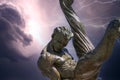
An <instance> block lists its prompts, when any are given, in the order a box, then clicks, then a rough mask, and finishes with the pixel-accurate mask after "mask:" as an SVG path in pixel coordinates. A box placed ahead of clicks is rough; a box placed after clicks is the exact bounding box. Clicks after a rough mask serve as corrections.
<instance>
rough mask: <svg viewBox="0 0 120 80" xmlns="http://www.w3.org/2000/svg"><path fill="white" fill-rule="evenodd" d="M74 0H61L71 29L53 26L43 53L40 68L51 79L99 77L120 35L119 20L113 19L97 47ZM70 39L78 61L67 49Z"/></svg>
mask: <svg viewBox="0 0 120 80" xmlns="http://www.w3.org/2000/svg"><path fill="white" fill-rule="evenodd" d="M72 3H73V0H60V6H61V8H62V10H63V12H64V14H65V17H66V19H67V21H68V23H69V24H70V27H71V30H72V32H71V31H70V30H68V29H67V28H66V27H64V26H62V27H57V28H55V29H54V32H53V34H52V40H51V41H50V42H49V43H48V45H47V46H46V47H45V48H44V49H43V50H42V52H41V56H40V58H39V60H38V67H39V68H40V70H41V72H42V74H43V75H45V76H46V77H48V78H50V80H96V79H97V76H98V74H99V71H100V68H101V65H102V64H103V62H104V61H105V60H106V59H108V58H109V56H110V55H111V53H112V49H113V46H114V42H115V40H116V39H117V38H119V37H120V20H119V19H115V20H113V21H111V22H110V24H109V25H108V27H107V29H106V32H105V34H104V37H103V39H102V40H101V42H100V43H99V45H98V46H97V47H96V48H94V46H93V44H92V43H91V41H90V40H89V38H88V37H87V35H86V33H85V30H84V26H83V25H82V23H81V22H80V20H79V18H78V16H77V15H76V13H75V12H74V10H73V9H72V7H71V5H72ZM73 34H74V35H73ZM71 38H73V44H74V48H75V50H76V54H77V55H78V57H79V61H78V62H76V61H75V60H74V58H73V57H72V56H71V55H70V54H69V51H68V50H67V49H66V48H65V46H66V45H67V44H68V42H69V40H70V39H71Z"/></svg>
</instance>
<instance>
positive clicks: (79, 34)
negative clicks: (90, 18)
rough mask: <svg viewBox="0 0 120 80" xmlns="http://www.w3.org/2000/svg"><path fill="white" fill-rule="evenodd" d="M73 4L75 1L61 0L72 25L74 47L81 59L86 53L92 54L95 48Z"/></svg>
mask: <svg viewBox="0 0 120 80" xmlns="http://www.w3.org/2000/svg"><path fill="white" fill-rule="evenodd" d="M72 3H73V0H60V5H61V8H62V10H63V12H64V14H65V17H66V19H67V21H68V23H69V24H70V27H71V30H72V32H73V33H74V37H73V45H74V48H75V50H76V53H77V55H78V57H79V58H80V57H81V56H83V55H85V54H86V53H88V52H91V51H92V50H93V49H94V46H93V44H92V43H91V41H90V40H89V38H88V37H87V35H86V33H85V30H84V26H83V25H82V23H81V22H80V20H79V17H78V16H77V15H76V13H75V12H74V10H73V9H72V7H71V5H72Z"/></svg>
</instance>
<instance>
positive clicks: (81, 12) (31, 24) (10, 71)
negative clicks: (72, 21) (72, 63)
mask: <svg viewBox="0 0 120 80" xmlns="http://www.w3.org/2000/svg"><path fill="white" fill-rule="evenodd" d="M73 8H74V10H75V12H76V13H77V14H78V16H79V17H80V20H81V22H82V23H83V24H84V25H85V30H86V32H87V35H88V37H89V38H90V40H91V41H92V43H93V44H94V45H95V46H96V45H97V44H98V43H99V41H100V40H101V39H102V37H103V35H104V32H105V30H106V26H107V24H108V23H109V22H110V21H111V20H112V19H114V18H119V17H120V1H119V0H75V1H74V4H73ZM58 26H66V27H68V28H69V24H68V23H67V21H66V19H65V17H64V14H63V13H62V11H61V9H60V5H59V0H54V1H53V0H28V1H27V0H0V80H48V79H47V78H45V77H43V75H42V74H41V73H40V70H39V69H38V67H37V59H38V57H39V56H40V52H41V50H42V48H44V46H45V45H46V44H47V43H48V42H49V41H50V39H51V34H52V32H53V29H54V28H55V27H58ZM67 48H68V49H69V51H70V52H71V54H72V55H73V56H74V57H75V59H76V55H75V52H74V48H73V46H72V43H71V41H70V42H69V44H68V45H67ZM119 53H120V41H119V39H118V40H116V42H115V47H114V49H113V54H112V55H111V57H110V59H109V60H107V61H106V62H105V63H104V64H103V66H102V69H101V72H100V75H99V76H100V77H102V80H119V79H120V78H119V76H120V63H119V61H120V54H119ZM88 67H89V66H88Z"/></svg>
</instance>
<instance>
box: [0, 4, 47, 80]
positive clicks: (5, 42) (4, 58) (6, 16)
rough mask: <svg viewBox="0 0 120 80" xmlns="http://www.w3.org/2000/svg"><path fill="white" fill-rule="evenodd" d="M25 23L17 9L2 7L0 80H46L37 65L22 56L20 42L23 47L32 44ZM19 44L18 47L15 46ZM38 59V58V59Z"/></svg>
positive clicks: (0, 11)
mask: <svg viewBox="0 0 120 80" xmlns="http://www.w3.org/2000/svg"><path fill="white" fill-rule="evenodd" d="M24 28H25V22H24V19H23V18H22V16H21V15H20V13H19V12H18V11H17V9H16V8H14V7H12V6H10V5H7V4H2V5H0V80H45V79H43V77H42V75H40V74H41V73H40V71H39V70H38V68H37V63H36V62H33V61H32V60H30V59H29V58H26V57H24V56H23V55H21V52H20V51H18V50H17V48H18V47H19V44H20V43H18V42H21V43H22V44H23V47H26V46H29V45H30V43H31V42H32V39H31V37H30V36H28V35H26V34H25V33H24V32H23V31H22V30H23V29H24ZM13 42H17V45H13ZM37 58H38V57H37Z"/></svg>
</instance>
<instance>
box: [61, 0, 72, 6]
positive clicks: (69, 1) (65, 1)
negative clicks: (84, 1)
mask: <svg viewBox="0 0 120 80" xmlns="http://www.w3.org/2000/svg"><path fill="white" fill-rule="evenodd" d="M59 1H60V3H61V5H66V6H71V5H72V3H73V1H74V0H59Z"/></svg>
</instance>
